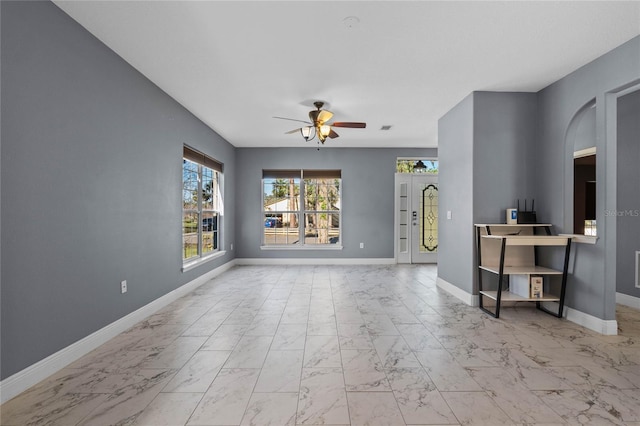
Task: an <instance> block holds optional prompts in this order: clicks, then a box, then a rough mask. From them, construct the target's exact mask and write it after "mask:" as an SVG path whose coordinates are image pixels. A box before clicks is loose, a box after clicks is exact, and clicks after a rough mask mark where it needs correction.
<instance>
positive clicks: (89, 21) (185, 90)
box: [55, 0, 640, 147]
mask: <svg viewBox="0 0 640 426" xmlns="http://www.w3.org/2000/svg"><path fill="white" fill-rule="evenodd" d="M55 3H56V4H57V5H58V6H59V7H60V8H62V9H63V10H64V11H65V12H66V13H68V14H69V15H70V16H72V17H73V18H74V19H75V20H76V21H78V22H79V23H80V24H82V25H83V26H84V27H85V28H86V29H88V30H89V31H90V32H91V33H93V34H94V35H95V36H96V37H97V38H98V39H100V40H102V41H103V42H104V43H105V44H106V45H107V46H109V47H110V48H111V49H113V50H114V51H115V52H116V53H117V54H118V55H120V56H121V57H122V58H124V59H125V60H126V61H127V62H129V63H130V64H131V65H132V66H134V67H135V68H136V69H138V70H139V71H140V72H141V73H142V74H144V75H145V76H146V77H147V78H149V79H150V80H151V81H153V82H154V83H155V84H157V85H158V86H159V87H160V88H161V89H163V90H164V91H165V92H167V93H168V94H169V95H171V96H172V97H173V98H174V99H176V100H177V101H178V102H179V103H180V104H182V105H183V106H184V107H186V108H187V109H188V110H189V111H191V112H192V113H193V114H194V115H195V116H197V117H198V118H200V119H201V120H202V121H203V122H205V123H206V124H207V125H209V126H210V127H211V128H212V129H214V130H215V131H216V132H218V133H219V134H220V135H221V136H223V137H224V138H225V139H226V140H228V141H229V142H231V143H232V144H233V145H235V146H237V147H272V146H301V145H305V142H304V140H303V139H302V137H301V136H300V135H299V134H291V135H285V134H284V132H286V131H288V130H291V129H294V128H296V127H299V125H298V124H300V123H295V122H291V121H285V120H277V119H274V118H272V117H273V116H284V117H291V118H294V119H300V120H306V119H307V113H308V111H309V110H311V109H312V108H313V107H312V103H313V101H314V100H323V101H326V102H327V103H328V109H330V110H331V111H332V112H334V114H335V117H334V119H335V120H336V121H366V122H367V128H366V129H336V130H337V131H338V133H340V138H337V139H334V140H328V141H327V143H326V144H327V146H332V147H435V146H437V122H438V119H439V118H440V117H441V116H442V115H443V114H445V113H446V112H447V111H448V110H450V109H451V108H452V107H453V106H455V105H456V104H457V103H458V102H459V101H460V100H462V99H463V98H464V97H465V96H466V95H468V94H469V93H470V92H472V91H474V90H491V91H525V92H529V91H533V92H535V91H538V90H540V89H542V88H544V87H546V86H547V85H549V84H550V83H552V82H554V81H556V80H558V79H560V78H561V77H563V76H565V75H567V74H568V73H570V72H572V71H574V70H576V69H577V68H579V67H580V66H582V65H584V64H586V63H588V62H590V61H592V60H593V59H595V58H597V57H598V56H600V55H602V54H603V53H605V52H607V51H609V50H611V49H613V48H615V47H617V46H619V45H620V44H622V43H624V42H625V41H627V40H629V39H631V38H633V37H634V36H636V35H638V34H640V2H638V1H626V2H613V1H578V2H569V1H548V2H547V1H544V2H543V1H532V2H529V1H512V2H486V1H411V2H398V1H353V2H349V1H335V2H332V1H296V2H293V1H278V2H276V1H257V2H248V1H113V0H111V1H88V0H84V1H59V0H56V1H55ZM349 17H356V18H357V19H355V20H354V19H351V18H349ZM345 18H347V19H346V21H345ZM354 21H355V25H353V22H354ZM348 23H351V25H348ZM383 125H392V126H393V127H392V128H391V130H389V131H381V130H380V127H381V126H383ZM306 144H309V143H306Z"/></svg>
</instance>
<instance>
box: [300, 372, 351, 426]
mask: <svg viewBox="0 0 640 426" xmlns="http://www.w3.org/2000/svg"><path fill="white" fill-rule="evenodd" d="M298 398H299V399H298V411H297V420H296V421H297V423H298V424H302V425H318V424H326V425H348V424H350V420H349V409H348V406H347V393H346V391H345V389H344V377H343V374H342V369H340V368H304V369H303V370H302V380H301V382H300V393H299V397H298Z"/></svg>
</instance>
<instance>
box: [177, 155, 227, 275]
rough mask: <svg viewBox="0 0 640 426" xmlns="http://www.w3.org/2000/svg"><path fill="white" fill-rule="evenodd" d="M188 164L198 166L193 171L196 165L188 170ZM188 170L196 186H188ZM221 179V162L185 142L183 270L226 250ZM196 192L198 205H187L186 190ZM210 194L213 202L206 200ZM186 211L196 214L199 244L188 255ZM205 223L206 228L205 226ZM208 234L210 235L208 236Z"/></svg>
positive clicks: (183, 166)
mask: <svg viewBox="0 0 640 426" xmlns="http://www.w3.org/2000/svg"><path fill="white" fill-rule="evenodd" d="M187 164H192V165H195V172H194V171H193V169H194V168H193V167H190V168H191V171H190V172H185V166H186V165H187ZM187 173H189V174H191V175H193V173H195V175H196V180H197V186H196V188H193V187H187V185H186V180H185V177H186V176H187ZM222 179H223V167H222V163H220V162H218V161H217V160H215V159H214V158H212V157H209V156H207V155H206V154H203V153H201V152H199V151H196V150H194V149H193V148H191V147H189V146H187V145H184V147H183V155H182V197H181V198H182V218H181V221H182V231H181V234H182V238H181V239H182V241H181V250H180V251H181V252H182V265H183V270H185V269H187V268H188V267H190V266H193V265H195V264H198V263H200V262H202V261H205V260H209V259H211V258H214V257H217V256H220V255H221V254H222V253H224V251H223V250H222V238H221V237H222V233H221V230H222V217H223V211H222V209H223V203H222V199H223V196H222V188H223V185H222ZM205 181H206V182H209V181H210V182H212V184H211V187H210V188H207V187H206V183H205ZM194 190H195V192H196V194H197V197H196V200H195V206H194V205H193V204H191V205H188V206H187V203H186V202H185V200H186V198H185V192H186V191H194ZM207 194H210V197H211V198H210V201H211V202H210V203H208V202H207V201H208V200H207V199H206V198H207ZM187 214H191V215H195V216H196V218H197V219H196V223H197V225H196V229H197V232H196V234H197V236H196V238H197V243H196V245H195V246H196V254H195V255H192V256H189V257H185V253H186V252H187V248H186V243H185V236H186V233H185V217H186V215H187ZM209 218H210V219H211V224H210V225H209V222H207V224H206V225H205V220H206V219H209ZM205 226H206V227H207V229H205ZM207 237H209V238H207ZM209 239H210V241H211V243H210V244H211V249H210V250H207V251H205V248H206V245H205V244H206V243H205V241H207V240H209Z"/></svg>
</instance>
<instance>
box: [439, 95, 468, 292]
mask: <svg viewBox="0 0 640 426" xmlns="http://www.w3.org/2000/svg"><path fill="white" fill-rule="evenodd" d="M473 101H474V97H473V94H471V95H469V96H467V97H466V98H464V100H462V101H461V102H460V103H459V104H458V105H456V106H455V107H454V108H453V109H452V110H451V111H449V112H448V113H447V114H446V115H444V116H443V117H442V118H441V119H440V120H439V121H438V160H439V162H440V163H439V167H440V170H439V173H438V183H439V190H438V202H439V206H438V217H439V218H440V219H439V223H438V240H439V241H438V276H439V277H440V278H442V279H443V280H445V281H447V282H449V283H451V284H454V285H456V286H458V287H460V288H461V289H462V290H464V291H466V292H467V293H472V292H473V280H474V278H473V277H474V276H475V268H474V264H475V258H474V239H473V201H474V200H473V193H474V191H473ZM447 211H451V220H447V219H446V217H447Z"/></svg>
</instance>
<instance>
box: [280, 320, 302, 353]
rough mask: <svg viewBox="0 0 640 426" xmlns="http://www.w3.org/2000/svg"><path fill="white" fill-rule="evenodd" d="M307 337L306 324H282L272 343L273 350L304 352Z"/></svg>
mask: <svg viewBox="0 0 640 426" xmlns="http://www.w3.org/2000/svg"><path fill="white" fill-rule="evenodd" d="M306 337H307V325H306V324H283V323H280V326H279V327H278V329H277V331H276V335H275V336H274V338H273V343H271V350H274V351H287V350H304V344H305V341H306Z"/></svg>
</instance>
